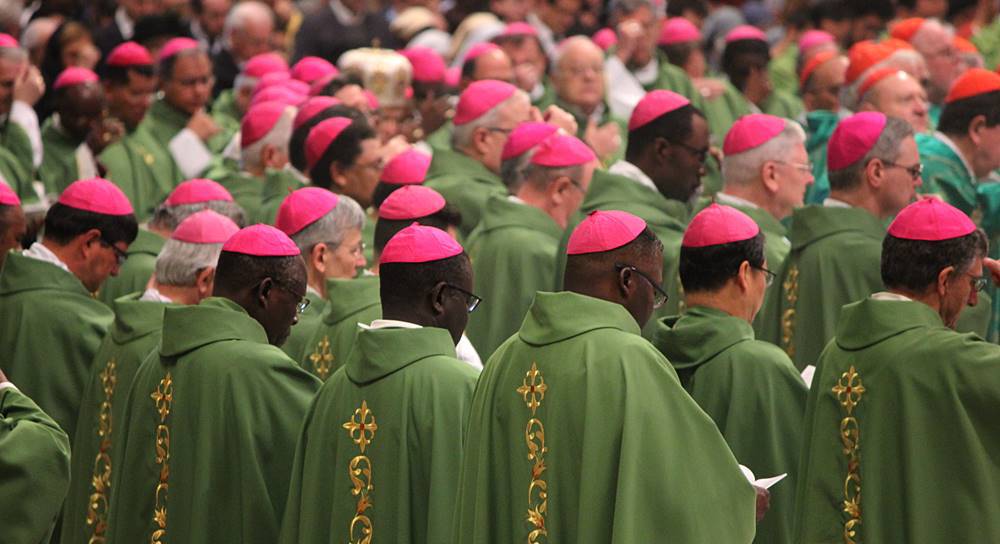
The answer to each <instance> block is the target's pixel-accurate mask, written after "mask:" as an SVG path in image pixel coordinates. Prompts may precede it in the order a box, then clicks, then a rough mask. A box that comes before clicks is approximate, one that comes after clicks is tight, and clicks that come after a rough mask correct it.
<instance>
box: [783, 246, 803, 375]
mask: <svg viewBox="0 0 1000 544" xmlns="http://www.w3.org/2000/svg"><path fill="white" fill-rule="evenodd" d="M781 287H782V289H783V290H784V293H785V302H787V303H788V308H785V311H784V312H782V313H781V347H782V348H784V350H785V353H787V354H788V357H790V358H794V357H795V303H796V302H798V300H799V267H798V266H796V265H794V264H792V266H790V267H788V276H787V277H786V278H785V281H784V282H783V283H782V284H781Z"/></svg>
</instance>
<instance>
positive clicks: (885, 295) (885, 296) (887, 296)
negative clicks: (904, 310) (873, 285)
mask: <svg viewBox="0 0 1000 544" xmlns="http://www.w3.org/2000/svg"><path fill="white" fill-rule="evenodd" d="M872 300H892V301H897V302H913V299H912V298H910V297H908V296H904V295H901V294H899V293H890V292H888V291H879V292H878V293H875V294H874V295H872Z"/></svg>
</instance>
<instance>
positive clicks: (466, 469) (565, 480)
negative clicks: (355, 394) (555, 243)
mask: <svg viewBox="0 0 1000 544" xmlns="http://www.w3.org/2000/svg"><path fill="white" fill-rule="evenodd" d="M465 454H466V455H465V461H464V462H463V464H462V468H461V473H460V474H459V495H458V501H457V508H458V510H457V513H456V517H457V519H456V532H455V533H454V534H453V537H452V539H451V540H450V541H451V542H475V543H477V544H492V543H497V544H500V543H503V544H509V543H511V542H518V541H523V540H525V539H528V540H529V541H530V540H532V539H535V540H537V539H538V537H540V536H543V537H546V538H547V540H548V541H549V542H576V543H581V544H587V543H595V544H596V543H607V542H661V541H663V539H664V537H665V535H669V539H670V541H672V542H674V541H675V542H685V543H691V544H697V543H705V544H708V543H712V544H716V543H720V542H750V541H751V540H752V538H753V535H754V530H755V523H754V502H755V501H754V491H753V488H752V487H751V486H750V484H749V483H748V482H747V480H746V479H745V478H744V477H743V475H742V474H741V472H740V469H739V467H738V465H737V462H736V459H735V458H734V457H733V454H732V452H731V451H730V449H729V447H728V446H727V445H726V442H725V440H724V439H723V438H722V435H721V434H720V433H719V430H718V428H717V427H716V426H715V423H714V422H713V421H712V420H711V418H709V417H708V416H707V415H706V414H705V412H704V411H702V410H701V408H699V407H698V405H697V404H696V403H695V401H694V400H693V399H692V398H691V397H690V395H688V394H687V392H686V391H684V388H683V387H682V386H681V383H680V381H679V380H678V379H677V374H676V372H674V370H673V368H671V366H670V363H669V362H668V361H667V360H666V358H664V357H663V355H662V354H660V353H659V352H658V351H657V350H656V348H654V347H653V346H652V345H651V344H650V343H649V342H647V341H646V340H644V339H643V338H642V337H640V336H639V325H638V324H637V323H636V322H635V320H634V319H633V318H632V316H631V315H630V314H629V313H628V312H627V311H626V310H625V308H624V307H622V306H620V305H618V304H614V303H611V302H607V301H604V300H600V299H595V298H591V297H587V296H583V295H580V294H577V293H572V292H562V293H539V294H538V296H537V297H536V298H535V301H534V303H533V304H532V306H531V309H530V311H529V312H528V316H527V317H526V318H525V320H524V323H523V324H522V325H521V329H520V330H519V331H518V333H517V335H515V336H513V337H511V338H510V339H509V340H507V341H506V342H504V343H503V345H501V346H500V348H499V349H498V350H497V351H496V352H495V353H494V354H493V356H492V357H491V358H490V360H489V361H488V362H487V364H486V367H485V369H484V370H483V373H482V375H481V376H480V379H479V383H478V385H477V386H476V392H475V395H474V397H473V400H472V411H471V414H470V416H469V427H468V429H467V431H466V433H465ZM664 490H669V492H664Z"/></svg>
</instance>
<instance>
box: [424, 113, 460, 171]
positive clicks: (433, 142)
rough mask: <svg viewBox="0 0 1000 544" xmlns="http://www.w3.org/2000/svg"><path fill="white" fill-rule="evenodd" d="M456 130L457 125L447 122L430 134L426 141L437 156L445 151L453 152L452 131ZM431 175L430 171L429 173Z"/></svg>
mask: <svg viewBox="0 0 1000 544" xmlns="http://www.w3.org/2000/svg"><path fill="white" fill-rule="evenodd" d="M454 129H455V125H453V124H452V123H451V121H446V122H445V124H443V125H441V126H440V127H439V128H438V129H437V130H435V131H434V132H432V133H430V135H429V136H427V138H426V139H425V141H426V142H427V145H429V146H431V149H432V150H433V151H434V153H435V154H436V153H437V152H438V151H440V150H442V149H444V150H447V151H450V150H451V131H452V130H454ZM427 173H428V174H430V171H428V172H427Z"/></svg>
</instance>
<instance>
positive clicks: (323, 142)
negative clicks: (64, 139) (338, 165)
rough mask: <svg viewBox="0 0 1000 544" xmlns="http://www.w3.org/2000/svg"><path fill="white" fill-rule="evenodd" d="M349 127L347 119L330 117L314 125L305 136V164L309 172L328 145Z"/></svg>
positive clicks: (349, 122)
mask: <svg viewBox="0 0 1000 544" xmlns="http://www.w3.org/2000/svg"><path fill="white" fill-rule="evenodd" d="M349 126H351V120H350V119H348V118H347V117H331V118H329V119H324V120H322V121H320V122H319V123H317V124H316V126H314V127H313V128H312V130H310V131H309V135H308V136H306V164H307V165H308V167H309V169H310V170H311V169H312V167H313V166H315V165H316V163H317V162H319V159H320V157H322V156H323V153H326V149H327V148H328V147H330V144H332V143H333V141H334V140H336V139H337V136H340V133H341V132H343V131H344V129H345V128H347V127H349Z"/></svg>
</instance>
